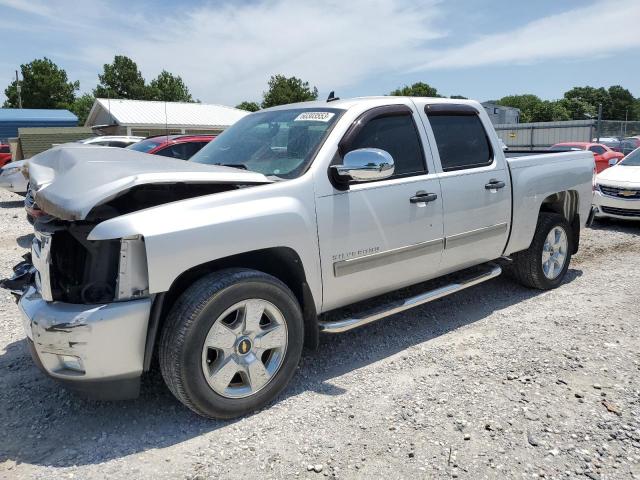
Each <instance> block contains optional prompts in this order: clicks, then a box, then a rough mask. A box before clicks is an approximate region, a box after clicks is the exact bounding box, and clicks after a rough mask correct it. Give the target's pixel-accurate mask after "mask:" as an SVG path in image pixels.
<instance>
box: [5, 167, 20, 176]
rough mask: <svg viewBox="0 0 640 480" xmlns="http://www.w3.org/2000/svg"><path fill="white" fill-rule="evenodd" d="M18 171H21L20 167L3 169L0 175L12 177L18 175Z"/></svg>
mask: <svg viewBox="0 0 640 480" xmlns="http://www.w3.org/2000/svg"><path fill="white" fill-rule="evenodd" d="M20 170H22V169H21V168H20V167H11V168H3V169H2V170H0V175H13V174H14V173H18V172H19V171H20Z"/></svg>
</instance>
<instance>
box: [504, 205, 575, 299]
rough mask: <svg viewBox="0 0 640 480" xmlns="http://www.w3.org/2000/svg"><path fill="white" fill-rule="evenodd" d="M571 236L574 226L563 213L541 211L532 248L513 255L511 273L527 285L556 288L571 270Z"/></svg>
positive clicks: (546, 288)
mask: <svg viewBox="0 0 640 480" xmlns="http://www.w3.org/2000/svg"><path fill="white" fill-rule="evenodd" d="M572 238H573V236H572V234H571V226H570V225H569V222H567V220H566V219H565V218H564V217H563V216H562V215H559V214H557V213H548V212H541V213H540V216H539V217H538V224H537V226H536V231H535V233H534V235H533V240H532V241H531V245H530V246H529V248H528V249H526V250H523V251H521V252H517V253H515V254H513V255H512V259H513V264H512V265H511V268H510V270H511V274H512V276H513V277H514V278H515V279H516V280H517V281H518V282H519V283H521V284H522V285H524V286H525V287H530V288H537V289H539V290H550V289H552V288H556V287H557V286H558V285H560V284H561V283H562V281H563V279H564V276H565V275H566V273H567V270H568V269H569V263H570V261H571V252H572V251H573V242H572Z"/></svg>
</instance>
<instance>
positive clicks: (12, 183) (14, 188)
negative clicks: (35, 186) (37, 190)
mask: <svg viewBox="0 0 640 480" xmlns="http://www.w3.org/2000/svg"><path fill="white" fill-rule="evenodd" d="M0 188H4V189H5V190H9V191H10V192H14V193H25V192H26V191H27V180H26V179H25V178H24V176H23V175H22V173H13V174H11V175H2V176H0Z"/></svg>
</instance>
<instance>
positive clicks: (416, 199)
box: [409, 190, 438, 203]
mask: <svg viewBox="0 0 640 480" xmlns="http://www.w3.org/2000/svg"><path fill="white" fill-rule="evenodd" d="M436 198H438V195H437V194H435V193H427V192H425V191H424V190H420V191H419V192H416V194H415V195H414V196H413V197H411V198H410V199H409V201H410V202H411V203H427V202H433V201H434V200H435V199H436Z"/></svg>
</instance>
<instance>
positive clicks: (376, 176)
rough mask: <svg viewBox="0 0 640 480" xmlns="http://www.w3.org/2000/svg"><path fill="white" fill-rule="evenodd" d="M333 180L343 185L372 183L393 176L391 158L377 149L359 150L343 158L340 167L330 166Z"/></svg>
mask: <svg viewBox="0 0 640 480" xmlns="http://www.w3.org/2000/svg"><path fill="white" fill-rule="evenodd" d="M331 169H332V170H333V172H334V178H335V179H336V180H337V181H338V182H340V183H343V184H346V183H348V182H349V181H350V180H353V181H356V182H372V181H374V180H383V179H385V178H389V177H390V176H391V175H393V171H394V169H395V166H394V162H393V157H392V156H391V155H390V154H389V152H385V151H384V150H380V149H379V148H359V149H358V150H352V151H351V152H349V153H347V154H346V155H345V156H344V159H343V161H342V165H332V167H331Z"/></svg>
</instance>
